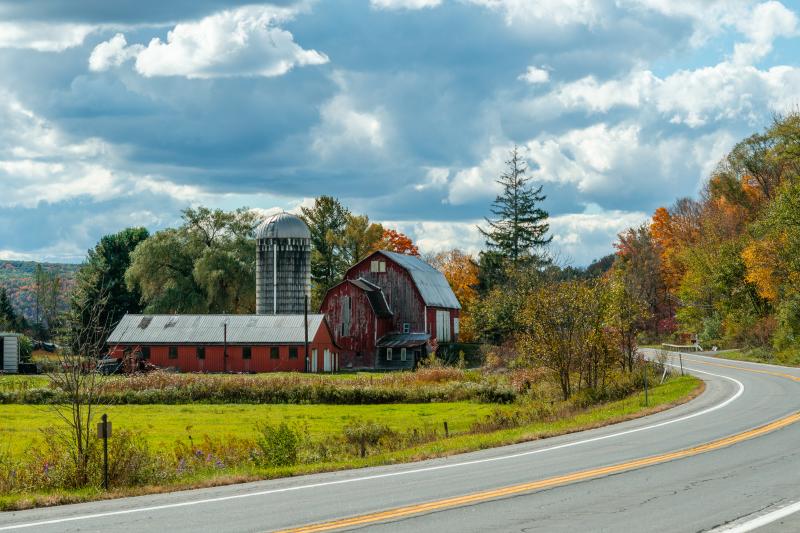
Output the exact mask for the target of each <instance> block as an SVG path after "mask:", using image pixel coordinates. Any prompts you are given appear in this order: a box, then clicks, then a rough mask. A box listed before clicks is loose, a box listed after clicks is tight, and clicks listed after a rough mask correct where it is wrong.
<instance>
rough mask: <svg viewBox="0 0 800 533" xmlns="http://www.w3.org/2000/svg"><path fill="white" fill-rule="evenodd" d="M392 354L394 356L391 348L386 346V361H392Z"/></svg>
mask: <svg viewBox="0 0 800 533" xmlns="http://www.w3.org/2000/svg"><path fill="white" fill-rule="evenodd" d="M393 356H394V354H393V353H392V349H391V348H386V360H387V361H393V360H394V359H393Z"/></svg>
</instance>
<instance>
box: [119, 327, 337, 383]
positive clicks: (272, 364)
mask: <svg viewBox="0 0 800 533" xmlns="http://www.w3.org/2000/svg"><path fill="white" fill-rule="evenodd" d="M303 319H304V317H303V315H132V314H128V315H125V316H124V317H123V319H122V320H121V321H120V323H119V324H118V325H117V327H116V328H115V329H114V331H113V332H112V333H111V335H110V336H109V338H108V346H109V350H110V351H109V355H111V356H112V357H115V358H123V357H125V356H126V355H129V354H135V355H137V357H141V359H144V360H146V361H149V362H150V363H152V364H154V365H156V366H159V367H162V368H175V369H177V370H180V371H182V372H280V371H299V372H332V371H335V370H338V368H339V350H338V349H337V347H336V344H335V343H334V341H333V336H332V335H331V330H330V328H329V327H328V322H327V321H326V320H325V317H324V315H321V314H311V315H308V358H306V354H305V340H306V333H305V332H306V328H305V324H304V320H303Z"/></svg>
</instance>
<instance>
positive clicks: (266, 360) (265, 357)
mask: <svg viewBox="0 0 800 533" xmlns="http://www.w3.org/2000/svg"><path fill="white" fill-rule="evenodd" d="M310 333H312V334H313V332H310ZM170 346H176V347H177V352H178V354H177V357H176V358H174V359H171V358H170V357H169V349H170ZM199 346H202V347H204V348H205V359H200V358H198V357H197V348H198V347H199ZM249 346H250V349H251V358H250V359H245V358H244V355H243V352H244V350H243V349H244V346H242V345H235V344H229V345H228V346H227V352H228V357H227V362H226V361H225V357H224V351H225V347H224V346H222V345H221V344H205V345H180V344H176V345H151V346H147V347H149V348H150V359H149V362H150V363H152V364H154V365H156V366H159V367H161V368H177V369H178V370H180V371H181V372H304V371H305V370H306V362H305V351H304V348H305V346H304V345H303V344H252V345H249ZM273 346H277V347H278V352H279V358H278V359H272V357H271V348H272V347H273ZM144 347H146V345H136V346H133V345H122V344H120V345H116V346H112V347H111V349H110V350H109V355H110V356H111V357H116V358H121V357H123V356H124V353H125V350H133V351H138V350H139V349H141V348H144ZM290 348H296V349H297V358H296V359H291V358H290V357H289V354H290ZM315 349H316V350H317V353H318V354H320V356H319V357H318V358H317V359H318V360H317V361H316V363H317V364H316V365H315V368H311V371H312V372H322V371H323V366H324V361H323V356H322V354H324V353H325V350H328V351H329V352H330V353H332V354H338V353H339V352H340V349H339V348H337V347H336V345H335V344H334V342H333V337H332V335H331V331H330V329H329V328H328V325H327V324H326V323H325V322H324V321H323V323H322V326H321V327H320V328H319V330H318V331H317V332H316V334H314V337H313V338H311V339H309V346H308V351H309V356H311V355H312V353H313V350H315ZM333 365H334V370H337V369H338V366H339V363H338V361H337V357H333Z"/></svg>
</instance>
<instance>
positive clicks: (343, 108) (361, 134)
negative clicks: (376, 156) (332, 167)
mask: <svg viewBox="0 0 800 533" xmlns="http://www.w3.org/2000/svg"><path fill="white" fill-rule="evenodd" d="M380 113H381V111H380V110H374V111H366V110H361V109H357V107H356V104H355V102H354V101H353V99H352V98H351V97H350V96H349V95H348V94H347V93H346V92H342V93H340V94H337V95H336V96H334V97H333V98H331V99H330V100H328V101H327V102H326V103H325V104H323V106H322V108H321V109H320V118H321V122H320V124H319V125H318V126H316V127H314V128H313V130H312V132H311V136H312V139H313V141H312V148H313V150H314V151H315V152H316V153H317V154H319V156H320V157H322V158H323V159H328V158H331V157H337V156H341V155H342V154H348V156H352V155H353V154H354V153H361V154H362V155H364V154H368V153H371V152H374V151H380V150H381V149H383V147H384V144H385V142H386V132H385V128H384V124H383V121H382V119H381V118H380V116H379V115H380Z"/></svg>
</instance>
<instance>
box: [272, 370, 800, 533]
mask: <svg viewBox="0 0 800 533" xmlns="http://www.w3.org/2000/svg"><path fill="white" fill-rule="evenodd" d="M692 362H696V363H700V364H705V365H712V366H722V367H730V368H735V369H737V370H744V371H746V372H756V373H759V374H770V375H775V376H780V377H785V378H789V379H791V380H793V381H800V377H796V376H792V375H791V374H784V373H779V372H771V371H766V370H755V369H750V368H742V367H738V366H733V365H725V364H722V363H709V362H704V361H696V360H693V361H692ZM798 421H800V413H794V414H791V415H789V416H786V417H783V418H780V419H778V420H775V421H774V422H770V423H769V424H765V425H763V426H759V427H757V428H754V429H750V430H748V431H744V432H742V433H737V434H736V435H731V436H730V437H725V438H722V439H718V440H715V441H711V442H708V443H706V444H700V445H698V446H694V447H691V448H686V449H684V450H679V451H676V452H670V453H664V454H660V455H654V456H651V457H645V458H643V459H636V460H634V461H628V462H625V463H620V464H616V465H611V466H603V467H600V468H591V469H588V470H581V471H579V472H574V473H572V474H566V475H563V476H556V477H551V478H547V479H542V480H539V481H532V482H528V483H520V484H518V485H511V486H508V487H503V488H499V489H493V490H485V491H480V492H473V493H471V494H466V495H463V496H456V497H453V498H445V499H441V500H436V501H432V502H428V503H420V504H416V505H408V506H405V507H396V508H394V509H389V510H387V511H381V512H377V513H369V514H363V515H359V516H353V517H350V518H342V519H339V520H332V521H329V522H321V523H318V524H311V525H307V526H302V527H298V528H293V529H286V530H282V531H281V532H279V533H289V532H291V533H312V532H318V531H332V530H336V529H343V528H349V527H359V526H365V525H369V524H374V523H376V522H383V521H387V520H395V519H398V518H405V517H409V516H413V515H418V514H422V513H428V512H431V511H440V510H444V509H451V508H454V507H461V506H464V505H470V504H475V503H481V502H486V501H489V500H495V499H498V498H506V497H509V496H514V495H517V494H523V493H526V492H532V491H536V490H542V489H548V488H552V487H557V486H559V485H565V484H567V483H574V482H576V481H585V480H588V479H593V478H597V477H601V476H607V475H609V474H617V473H620V472H626V471H629V470H635V469H637V468H643V467H646V466H653V465H657V464H660V463H665V462H667V461H673V460H675V459H683V458H686V457H692V456H694V455H699V454H701V453H705V452H710V451H713V450H718V449H720V448H724V447H727V446H730V445H732V444H736V443H738V442H742V441H744V440H748V439H752V438H755V437H760V436H761V435H765V434H767V433H770V432H772V431H775V430H777V429H781V428H783V427H786V426H788V425H791V424H794V423H795V422H798Z"/></svg>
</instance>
